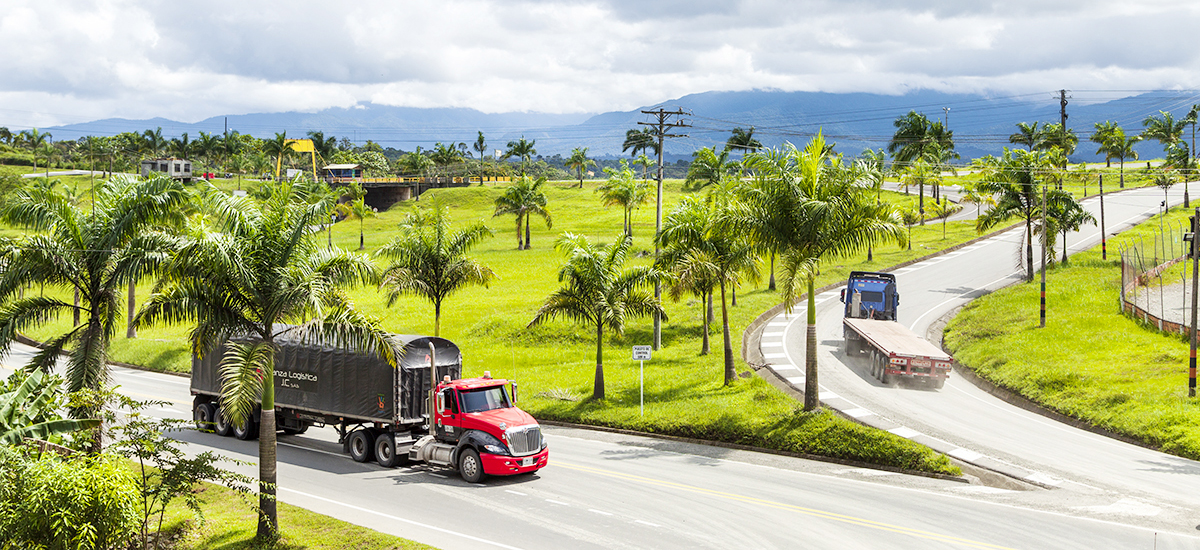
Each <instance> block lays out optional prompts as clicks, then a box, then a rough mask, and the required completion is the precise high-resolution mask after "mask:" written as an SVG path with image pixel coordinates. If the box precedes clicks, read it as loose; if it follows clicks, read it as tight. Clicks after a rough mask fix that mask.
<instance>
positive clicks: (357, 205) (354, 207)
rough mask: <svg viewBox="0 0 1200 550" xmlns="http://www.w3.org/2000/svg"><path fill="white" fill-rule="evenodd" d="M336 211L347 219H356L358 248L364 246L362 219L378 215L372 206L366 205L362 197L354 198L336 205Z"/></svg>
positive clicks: (360, 248)
mask: <svg viewBox="0 0 1200 550" xmlns="http://www.w3.org/2000/svg"><path fill="white" fill-rule="evenodd" d="M337 212H338V214H341V215H342V216H343V217H345V218H347V219H354V220H358V249H359V250H362V249H363V248H365V246H364V240H363V220H365V219H367V218H374V217H375V216H377V215H378V213H377V211H376V210H375V208H374V207H371V206H367V202H366V199H365V198H363V197H359V198H355V199H352V200H350V201H347V202H343V203H341V204H339V205H337Z"/></svg>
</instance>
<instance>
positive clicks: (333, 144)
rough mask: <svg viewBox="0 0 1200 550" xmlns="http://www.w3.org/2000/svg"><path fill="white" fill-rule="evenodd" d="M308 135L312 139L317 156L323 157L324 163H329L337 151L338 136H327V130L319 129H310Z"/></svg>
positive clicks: (322, 161)
mask: <svg viewBox="0 0 1200 550" xmlns="http://www.w3.org/2000/svg"><path fill="white" fill-rule="evenodd" d="M307 135H308V139H310V140H312V144H313V150H314V151H316V152H317V158H320V159H321V163H322V164H329V163H330V161H331V160H332V159H333V154H334V153H336V152H337V136H329V137H325V132H321V131H317V130H309V131H308V134H307Z"/></svg>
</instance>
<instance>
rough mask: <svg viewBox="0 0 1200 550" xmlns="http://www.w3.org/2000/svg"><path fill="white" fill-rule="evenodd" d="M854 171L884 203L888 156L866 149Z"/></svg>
mask: <svg viewBox="0 0 1200 550" xmlns="http://www.w3.org/2000/svg"><path fill="white" fill-rule="evenodd" d="M854 171H855V174H857V177H856V178H855V181H857V182H858V183H859V185H861V186H862V187H864V188H866V189H868V190H871V191H874V192H875V202H876V203H883V182H884V181H885V180H887V176H888V168H887V155H886V154H885V153H884V152H883V149H880V150H878V151H875V150H871V149H864V150H863V152H862V153H859V155H858V158H857V159H855V160H854ZM874 258H875V246H874V244H873V243H868V244H867V261H868V262H870V261H874ZM768 289H769V290H775V257H774V254H772V256H771V284H770V285H768Z"/></svg>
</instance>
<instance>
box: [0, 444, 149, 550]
mask: <svg viewBox="0 0 1200 550" xmlns="http://www.w3.org/2000/svg"><path fill="white" fill-rule="evenodd" d="M138 498H139V497H138V491H137V486H136V484H135V481H134V479H133V476H132V475H131V474H130V472H129V470H128V469H127V468H125V467H124V466H123V465H122V463H121V461H120V459H117V458H115V457H111V456H106V455H101V456H100V457H97V458H90V457H72V458H62V457H59V456H58V455H55V454H52V453H47V454H44V455H42V456H40V457H37V456H33V455H32V454H31V451H28V450H26V449H23V448H16V447H9V446H4V447H0V547H3V548H45V549H59V548H64V549H65V548H72V549H76V548H78V549H104V548H116V547H123V546H124V545H126V544H127V543H128V542H129V541H130V540H131V538H132V537H133V535H134V533H136V532H137V528H138V524H139V518H138V507H139V503H138Z"/></svg>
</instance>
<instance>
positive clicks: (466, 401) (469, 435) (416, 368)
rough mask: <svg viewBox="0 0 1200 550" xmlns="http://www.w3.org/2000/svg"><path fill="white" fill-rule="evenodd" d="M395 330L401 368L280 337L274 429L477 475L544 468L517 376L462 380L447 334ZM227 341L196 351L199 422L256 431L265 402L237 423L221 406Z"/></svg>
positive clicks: (395, 460)
mask: <svg viewBox="0 0 1200 550" xmlns="http://www.w3.org/2000/svg"><path fill="white" fill-rule="evenodd" d="M393 338H394V339H396V340H397V344H398V346H399V347H402V348H403V349H404V354H403V356H402V357H401V359H400V362H399V363H400V364H399V365H397V366H396V367H395V368H393V367H391V366H390V365H388V364H387V363H386V362H385V361H383V360H382V359H380V358H379V357H377V356H374V355H368V354H364V353H356V352H351V351H347V350H345V349H340V348H333V347H326V346H319V345H313V344H308V343H304V342H303V341H302V340H301V339H300V338H299V337H297V336H295V335H294V334H291V333H289V332H284V333H283V334H282V335H281V336H280V337H278V338H277V339H276V341H275V343H276V345H277V352H276V354H275V377H274V378H275V418H276V424H277V427H278V428H279V429H280V430H281V431H283V433H285V434H289V435H298V434H301V433H304V432H305V430H307V429H308V428H309V427H310V426H314V425H315V426H333V427H334V428H335V429H336V430H337V432H338V442H339V443H341V444H342V445H343V449H344V450H345V451H346V452H348V453H350V456H351V458H353V459H354V460H356V461H358V462H367V461H370V460H375V461H376V462H378V463H379V464H380V465H381V466H383V467H386V468H391V467H395V466H399V465H402V464H406V463H410V462H414V463H415V462H424V463H427V464H431V465H434V466H444V467H449V468H452V469H455V470H457V471H458V472H459V474H460V475H462V477H463V479H465V480H467V481H468V482H472V483H474V482H477V481H480V480H481V479H483V477H484V476H485V475H515V474H524V473H529V472H534V471H537V470H539V469H541V468H544V467H545V466H546V464H547V460H548V458H549V449H548V447H547V445H546V441H545V439H543V437H542V430H541V427H540V426H539V425H538V423H537V420H535V419H534V418H533V417H532V416H530V415H529V414H528V413H526V412H525V411H522V410H521V409H519V408H517V407H516V394H517V384H516V383H515V382H509V381H508V380H502V379H494V378H492V377H491V376H490V375H489V374H488V373H487V372H485V373H484V376H483V377H481V378H468V379H458V377H459V376H460V373H461V372H462V356H461V354H460V353H459V350H458V347H457V346H455V345H454V344H453V343H452V342H450V341H449V340H446V339H443V338H436V337H428V336H402V335H393ZM225 349H226V348H225V346H224V345H223V344H222V345H220V346H218V347H217V349H215V350H213V351H210V352H209V353H206V354H205V355H204V357H203V358H193V359H192V380H191V393H192V395H193V396H195V397H194V399H193V405H194V406H193V410H194V417H195V420H196V426H197V427H198V428H200V429H203V430H208V431H215V432H216V433H217V434H218V435H222V436H225V435H233V436H235V437H237V438H238V439H254V438H255V437H257V435H258V434H257V432H258V419H259V412H260V411H259V410H257V409H256V410H255V411H254V413H253V414H252V415H251V417H250V418H249V419H248V421H247V422H245V423H243V424H242V425H238V426H235V425H232V424H231V423H230V422H229V420H228V419H227V418H226V417H225V415H223V414H222V413H221V407H220V390H221V380H220V374H219V369H218V365H219V363H220V361H221V358H222V357H223V356H224V355H225ZM430 365H436V371H434V370H431V369H430ZM438 376H440V377H441V379H440V381H438V380H437V377H438ZM435 382H436V383H435ZM430 388H433V389H434V391H433V392H430V391H429V390H430ZM510 388H511V390H510ZM431 396H434V399H433V402H434V407H433V408H434V411H433V414H432V415H431V414H429V410H428V409H429V403H430V397H431Z"/></svg>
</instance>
